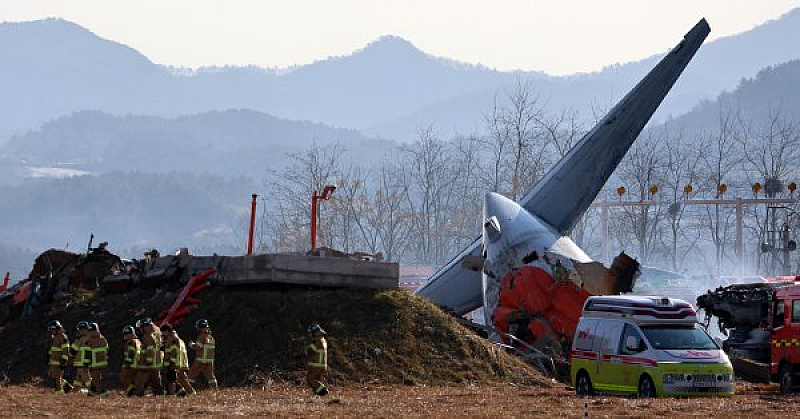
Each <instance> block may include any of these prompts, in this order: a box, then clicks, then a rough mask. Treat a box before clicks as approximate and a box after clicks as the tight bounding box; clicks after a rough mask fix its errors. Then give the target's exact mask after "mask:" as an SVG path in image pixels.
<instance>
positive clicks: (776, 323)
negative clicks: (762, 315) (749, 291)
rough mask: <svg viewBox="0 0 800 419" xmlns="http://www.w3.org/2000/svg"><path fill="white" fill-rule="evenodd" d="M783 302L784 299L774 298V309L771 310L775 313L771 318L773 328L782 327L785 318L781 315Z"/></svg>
mask: <svg viewBox="0 0 800 419" xmlns="http://www.w3.org/2000/svg"><path fill="white" fill-rule="evenodd" d="M784 304H786V303H785V301H784V300H775V310H773V313H775V314H774V316H773V319H772V327H773V328H778V327H783V325H784V323H785V322H786V319H785V318H784V315H783V306H784Z"/></svg>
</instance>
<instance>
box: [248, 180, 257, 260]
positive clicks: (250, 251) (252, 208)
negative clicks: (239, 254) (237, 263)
mask: <svg viewBox="0 0 800 419" xmlns="http://www.w3.org/2000/svg"><path fill="white" fill-rule="evenodd" d="M257 197H258V195H256V194H253V202H252V204H251V206H250V235H249V238H248V240H247V256H253V232H254V231H255V227H256V198H257Z"/></svg>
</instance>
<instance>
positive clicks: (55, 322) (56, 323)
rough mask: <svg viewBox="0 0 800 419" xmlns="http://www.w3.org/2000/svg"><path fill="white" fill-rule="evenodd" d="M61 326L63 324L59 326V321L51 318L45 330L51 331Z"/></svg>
mask: <svg viewBox="0 0 800 419" xmlns="http://www.w3.org/2000/svg"><path fill="white" fill-rule="evenodd" d="M63 328H64V326H61V322H60V321H58V320H51V321H50V323H48V324H47V330H49V331H51V332H52V331H55V330H58V329H63Z"/></svg>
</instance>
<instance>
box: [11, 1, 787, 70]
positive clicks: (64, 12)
mask: <svg viewBox="0 0 800 419" xmlns="http://www.w3.org/2000/svg"><path fill="white" fill-rule="evenodd" d="M0 5H2V8H0V19H2V20H4V21H21V20H33V19H40V18H45V17H62V18H64V19H67V20H71V21H74V22H76V23H78V24H80V25H82V26H85V27H87V28H89V29H90V30H92V31H93V32H95V33H97V34H98V35H100V36H102V37H104V38H108V39H111V40H114V41H118V42H121V43H124V44H127V45H130V46H132V47H133V48H136V49H137V50H139V51H141V52H142V53H143V54H145V55H146V56H148V57H149V58H150V59H151V60H153V61H155V62H158V63H161V64H168V65H175V66H188V67H198V66H203V65H226V64H233V65H244V64H256V65H259V66H263V67H287V66H291V65H293V64H306V63H309V62H312V61H315V60H319V59H323V58H325V57H328V56H336V55H346V54H349V53H350V52H352V51H353V50H355V49H358V48H361V47H363V46H364V45H365V44H367V43H368V42H370V41H372V40H374V39H375V38H377V37H379V36H381V35H387V34H393V35H399V36H402V37H404V38H406V39H408V40H410V41H411V42H413V43H414V44H415V45H417V46H418V47H419V48H420V49H422V50H424V51H426V52H428V53H431V54H433V55H437V56H444V57H449V58H453V59H457V60H459V61H465V62H470V63H481V64H484V65H487V66H489V67H494V68H498V69H517V68H519V69H526V70H543V71H546V72H548V73H551V74H566V73H573V72H579V71H591V70H596V69H599V68H601V67H602V66H604V65H608V64H613V63H616V62H624V61H630V60H636V59H640V58H643V57H646V56H649V55H652V54H654V53H657V52H662V51H666V50H667V49H669V48H670V47H671V46H672V45H673V44H674V43H675V42H676V41H677V40H678V39H680V36H681V35H683V34H684V33H685V32H686V31H687V30H688V29H689V28H690V27H691V26H692V25H693V24H694V23H695V22H697V21H698V20H699V19H700V18H701V17H706V18H707V19H708V20H709V23H710V24H711V36H710V39H715V38H719V37H721V36H726V35H731V34H735V33H739V32H742V31H745V30H748V29H750V28H752V27H753V26H755V25H758V24H760V23H763V22H765V21H767V20H770V19H774V18H777V17H778V16H780V15H781V14H783V13H785V12H787V11H789V10H791V9H793V8H795V7H800V0H761V1H754V0H748V1H742V0H702V1H699V0H692V1H688V0H672V1H660V0H659V1H656V0H615V1H601V0H595V1H576V0H559V1H521V0H520V1H509V0H492V1H476V0H454V1H450V0H447V1H439V0H394V1H386V0H285V1H281V2H277V1H271V0H217V1H207V0H136V1H132V0H47V1H38V0H0Z"/></svg>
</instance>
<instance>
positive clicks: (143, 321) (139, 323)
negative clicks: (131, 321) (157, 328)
mask: <svg viewBox="0 0 800 419" xmlns="http://www.w3.org/2000/svg"><path fill="white" fill-rule="evenodd" d="M151 324H153V321H152V320H150V318H149V317H145V318H143V319H139V320H136V327H138V328H140V329H141V328H142V327H145V326H149V325H151Z"/></svg>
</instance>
